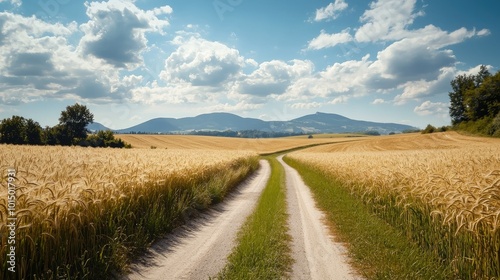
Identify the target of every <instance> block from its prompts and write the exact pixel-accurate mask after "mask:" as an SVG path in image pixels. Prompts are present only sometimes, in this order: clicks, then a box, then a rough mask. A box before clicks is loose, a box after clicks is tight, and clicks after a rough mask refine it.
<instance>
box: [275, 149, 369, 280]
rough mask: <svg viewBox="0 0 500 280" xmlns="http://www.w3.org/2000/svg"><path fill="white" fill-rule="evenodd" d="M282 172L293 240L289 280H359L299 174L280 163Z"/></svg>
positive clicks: (279, 159) (279, 158)
mask: <svg viewBox="0 0 500 280" xmlns="http://www.w3.org/2000/svg"><path fill="white" fill-rule="evenodd" d="M278 161H279V162H280V163H281V164H282V165H283V167H284V168H285V173H286V187H287V201H288V213H289V215H290V217H289V226H290V235H291V236H292V239H293V241H292V242H293V244H292V256H293V258H294V260H295V262H294V264H293V267H292V274H291V278H292V279H362V278H361V277H360V276H358V275H356V274H355V272H354V271H353V269H352V268H351V267H350V265H349V264H348V261H347V256H346V252H347V250H346V249H345V247H344V246H343V245H342V244H341V243H338V242H334V241H333V240H332V236H331V235H330V233H329V230H328V228H327V227H326V226H325V225H324V224H323V220H324V218H323V213H322V212H321V211H320V210H319V209H318V208H317V207H316V204H315V202H314V200H313V198H312V194H311V191H310V190H309V188H308V187H307V186H306V185H305V184H304V182H303V181H302V178H301V177H300V175H299V173H298V172H297V171H296V170H295V169H293V168H292V167H290V166H289V165H287V164H286V163H285V162H284V161H283V156H279V157H278Z"/></svg>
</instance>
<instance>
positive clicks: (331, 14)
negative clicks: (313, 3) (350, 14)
mask: <svg viewBox="0 0 500 280" xmlns="http://www.w3.org/2000/svg"><path fill="white" fill-rule="evenodd" d="M347 7H348V5H347V3H346V2H345V1H344V0H335V2H333V3H330V4H328V6H326V7H323V8H320V9H317V10H316V16H315V17H314V21H322V20H330V19H336V18H337V17H338V16H339V14H340V12H341V11H343V10H345V9H347Z"/></svg>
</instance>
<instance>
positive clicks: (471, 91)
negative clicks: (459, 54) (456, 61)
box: [449, 65, 500, 137]
mask: <svg viewBox="0 0 500 280" xmlns="http://www.w3.org/2000/svg"><path fill="white" fill-rule="evenodd" d="M451 87H452V91H451V92H449V97H450V108H449V109H450V117H451V122H452V125H453V127H454V128H456V129H458V130H465V131H468V132H472V133H479V134H485V135H490V136H497V137H500V71H499V72H497V73H496V74H495V75H492V74H491V73H490V72H489V71H488V68H487V67H486V66H484V65H482V66H481V67H480V70H479V72H478V73H477V74H476V75H467V74H463V75H458V76H456V77H455V79H453V80H452V81H451Z"/></svg>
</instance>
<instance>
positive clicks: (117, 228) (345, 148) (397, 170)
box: [0, 132, 500, 279]
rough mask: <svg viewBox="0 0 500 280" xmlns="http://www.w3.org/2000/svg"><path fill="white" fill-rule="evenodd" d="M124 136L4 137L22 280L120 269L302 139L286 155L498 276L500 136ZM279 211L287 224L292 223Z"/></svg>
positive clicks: (4, 210)
mask: <svg viewBox="0 0 500 280" xmlns="http://www.w3.org/2000/svg"><path fill="white" fill-rule="evenodd" d="M119 137H120V138H122V139H124V140H125V141H126V142H128V143H132V145H133V146H134V147H136V148H134V149H123V150H117V149H105V148H97V149H93V148H81V147H47V146H15V145H1V146H0V168H1V170H2V172H3V173H4V174H2V182H1V184H2V188H1V191H0V214H1V216H0V219H1V221H2V223H1V228H0V231H1V232H2V233H4V232H7V233H8V232H9V230H10V229H9V228H8V226H7V225H8V222H9V220H8V218H10V217H11V214H10V212H9V209H8V208H10V204H9V201H8V197H9V193H8V191H9V189H8V186H7V185H8V174H7V173H8V170H11V169H12V170H15V181H14V183H15V185H16V194H15V217H16V218H17V220H16V229H15V234H16V236H15V238H16V243H15V245H16V248H15V249H16V250H15V251H16V268H17V270H16V274H15V275H16V277H17V279H22V278H30V277H27V276H28V275H30V276H33V275H36V277H37V278H48V279H50V278H56V277H60V278H77V279H80V278H96V277H97V278H99V277H105V276H106V277H107V276H110V275H113V274H114V273H121V272H123V270H124V269H126V268H127V265H128V264H129V263H130V261H131V260H133V259H135V257H136V255H137V254H139V253H140V252H143V251H144V250H145V248H148V247H149V246H150V245H151V244H152V242H153V241H154V240H156V239H157V238H159V237H162V236H163V235H164V234H165V233H168V232H170V231H171V230H173V229H174V228H177V227H179V225H181V224H183V223H185V222H186V221H188V220H190V219H191V215H192V213H195V212H197V211H198V210H202V209H206V208H208V207H210V206H211V205H212V204H214V203H217V202H219V201H221V200H223V199H224V197H225V196H226V194H227V193H228V192H229V191H230V190H231V189H232V188H234V187H235V186H236V185H237V184H238V183H239V182H241V181H242V180H243V179H244V178H246V177H248V175H249V174H251V173H252V172H253V171H254V170H256V169H257V166H258V158H259V156H258V155H259V154H267V153H273V152H277V151H283V150H290V149H293V148H299V147H309V148H306V149H303V150H299V151H294V152H288V155H287V156H285V159H286V160H293V161H296V162H300V163H301V164H304V165H307V166H309V167H311V170H312V171H313V173H312V174H318V176H319V175H321V176H325V178H327V179H323V181H328V182H329V181H332V182H334V181H335V182H339V184H340V185H341V186H342V188H343V189H345V190H347V191H348V192H349V193H350V194H352V195H353V196H354V197H356V198H357V199H358V200H361V201H363V202H364V204H365V205H367V207H369V209H370V211H372V212H374V213H376V214H377V216H379V217H381V218H383V219H384V220H385V221H386V223H388V224H390V225H392V226H393V227H394V228H397V229H398V230H400V232H401V233H402V234H400V235H403V236H404V237H405V239H406V238H408V239H410V240H413V242H415V243H416V244H418V246H419V248H421V249H423V250H426V251H427V252H429V253H430V254H431V255H433V256H435V258H436V259H437V260H438V266H441V265H442V266H444V267H449V269H448V270H449V271H451V275H453V277H454V278H461V279H471V278H474V279H487V278H491V277H496V276H498V275H499V274H500V272H499V270H500V261H499V257H498V256H499V255H498V254H499V253H498V252H499V249H500V231H499V228H500V225H499V221H498V219H499V217H500V192H499V189H500V186H499V184H500V156H499V155H500V141H499V140H498V139H493V138H479V137H468V136H463V135H460V134H458V133H455V132H446V133H435V134H426V135H421V134H403V135H392V136H378V137H345V136H344V135H342V136H337V137H334V136H326V137H320V136H317V137H316V136H315V137H314V138H313V139H307V136H304V137H302V138H300V137H290V138H279V139H241V138H220V137H207V136H181V135H120V136H119ZM127 137H128V138H127ZM330 137H333V138H330ZM318 144H322V145H320V146H314V145H318ZM310 146H314V147H310ZM275 169H276V168H275ZM273 172H275V171H273ZM314 172H315V173H314ZM277 177H284V176H277ZM318 178H319V177H318ZM321 178H323V177H321ZM280 180H282V179H280ZM275 183H276V185H280V184H281V186H284V185H283V184H284V182H283V181H279V180H277V181H276V182H275ZM311 189H312V188H311ZM323 189H324V187H323ZM264 193H265V192H264ZM316 195H317V194H316ZM263 199H266V198H265V197H264V196H263ZM283 199H284V198H283ZM316 199H318V198H317V197H316ZM297 211H298V210H297ZM264 212H266V211H264ZM267 212H269V211H267ZM267 212H266V213H267ZM271 212H272V213H275V211H271ZM276 213H277V212H276ZM280 213H281V212H280ZM299 213H300V211H299ZM279 215H286V214H285V213H281V214H279ZM261 220H262V221H261ZM264 220H265V219H259V220H258V221H257V224H258V223H259V222H263V221H264ZM282 220H283V221H281V222H280V225H284V224H286V221H285V219H282ZM293 223H295V222H293ZM330 223H332V222H330ZM245 228H246V229H247V228H248V227H245ZM250 233H251V232H250ZM250 235H251V234H250ZM264 235H265V236H266V237H267V235H266V234H264ZM278 235H279V236H284V235H283V233H280V234H278ZM263 240H264V239H263ZM286 240H288V239H286ZM286 240H285V241H286ZM8 241H9V239H8V235H2V239H1V242H2V247H1V250H0V263H1V266H2V273H3V275H1V276H0V278H6V276H7V275H10V276H11V274H8V273H9V272H8V270H7V268H8V266H9V264H8V262H7V259H5V257H6V256H7V254H8V253H9V246H8ZM286 242H288V241H286ZM286 242H285V243H286ZM287 244H288V243H287ZM283 246H285V245H283ZM288 246H291V245H290V244H288ZM391 246H392V245H391ZM245 248H247V249H252V248H253V247H252V246H247V247H245ZM391 248H392V247H391ZM283 250H284V251H285V252H286V251H287V249H286V248H285V247H283ZM389 252H390V253H391V254H392V253H393V252H392V251H391V250H389ZM246 255H248V256H252V255H251V254H246ZM246 255H245V256H246ZM291 257H292V258H295V257H296V256H291ZM263 258H264V257H263ZM379 259H380V258H379ZM283 262H284V263H286V265H289V264H290V263H289V260H285V261H283ZM276 265H278V266H279V265H280V263H276ZM263 267H265V266H263ZM283 267H285V266H283ZM358 268H359V267H358ZM417 270H418V269H417ZM443 273H444V272H443ZM446 273H447V272H446ZM430 274H432V272H430ZM430 274H426V275H430ZM380 275H395V274H383V273H382V274H380ZM443 275H444V274H443ZM425 277H426V276H421V279H426V278H425ZM436 277H437V278H439V277H438V276H437V274H436ZM367 278H370V276H369V275H368V276H367ZM375 278H376V277H375ZM403 278H404V277H403ZM443 278H446V277H443ZM412 279H413V278H412ZM415 279H416V278H415Z"/></svg>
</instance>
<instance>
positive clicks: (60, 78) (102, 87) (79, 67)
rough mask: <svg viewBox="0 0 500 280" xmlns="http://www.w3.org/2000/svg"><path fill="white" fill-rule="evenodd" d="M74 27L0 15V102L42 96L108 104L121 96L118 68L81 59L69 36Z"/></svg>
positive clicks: (122, 86)
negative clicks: (0, 97) (1, 96)
mask: <svg viewBox="0 0 500 280" xmlns="http://www.w3.org/2000/svg"><path fill="white" fill-rule="evenodd" d="M76 32H77V25H76V23H74V22H72V23H69V24H68V25H66V26H65V25H63V24H60V23H53V24H52V23H48V22H45V21H42V20H40V19H37V18H36V17H23V16H21V15H16V14H12V13H9V12H2V13H0V33H1V36H0V38H2V39H0V40H1V41H2V44H0V92H2V95H3V98H2V101H0V102H3V103H9V104H20V103H27V102H32V101H37V100H41V99H46V98H56V99H67V98H71V99H76V100H92V101H93V102H110V101H116V100H122V99H123V98H125V96H126V94H127V90H126V88H125V85H123V84H122V83H121V81H120V77H119V73H118V70H116V69H114V68H112V67H109V66H107V65H103V64H102V63H100V62H99V61H98V60H96V59H94V58H92V57H89V58H84V57H82V56H81V53H80V52H79V51H78V49H77V48H76V47H75V46H73V45H71V43H70V42H69V38H71V37H72V36H74V35H75V33H76Z"/></svg>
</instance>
